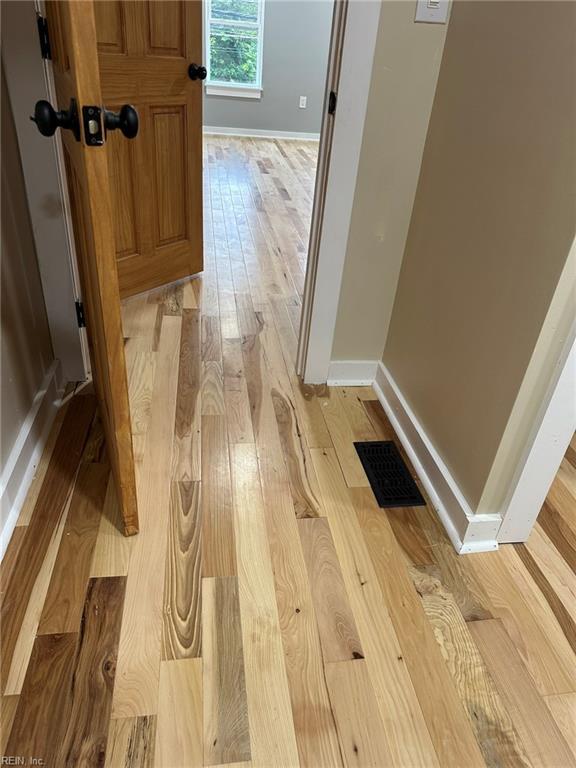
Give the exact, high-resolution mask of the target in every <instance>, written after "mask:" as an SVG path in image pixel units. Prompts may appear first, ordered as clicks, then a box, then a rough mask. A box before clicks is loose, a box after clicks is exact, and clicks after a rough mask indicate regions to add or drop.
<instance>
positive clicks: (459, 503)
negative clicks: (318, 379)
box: [372, 363, 502, 554]
mask: <svg viewBox="0 0 576 768" xmlns="http://www.w3.org/2000/svg"><path fill="white" fill-rule="evenodd" d="M372 386H373V389H374V392H375V393H376V395H377V397H378V399H379V400H380V402H381V403H382V407H383V408H384V410H385V411H386V414H387V416H388V418H389V419H390V422H391V423H392V426H393V427H394V429H395V430H396V434H397V435H398V437H399V439H400V442H401V443H402V445H403V446H404V450H405V451H406V453H407V454H408V456H409V457H410V460H411V462H412V464H413V465H414V469H415V470H416V473H417V475H418V477H419V478H420V480H421V481H422V484H423V485H424V487H425V488H426V491H427V492H428V495H429V496H430V499H431V501H432V503H433V504H434V507H435V508H436V511H437V512H438V516H439V518H440V520H441V522H442V524H443V525H444V528H445V529H446V532H447V534H448V536H449V537H450V540H451V542H452V544H453V545H454V548H455V549H456V551H457V552H458V553H459V554H468V553H472V552H490V551H492V550H495V549H498V542H497V540H496V536H497V534H498V530H499V528H500V526H501V524H502V517H501V516H500V515H478V514H475V513H474V512H473V511H472V510H471V508H470V506H469V504H468V502H467V501H466V499H465V498H464V496H463V494H462V492H461V491H460V489H459V487H458V484H457V483H456V481H455V480H454V478H453V477H452V475H451V474H450V471H449V470H448V468H447V467H446V465H445V464H444V462H443V460H442V458H441V456H440V455H439V454H438V452H437V451H436V449H435V448H434V446H433V444H432V442H431V440H430V439H429V438H428V436H427V435H426V432H425V431H424V429H423V428H422V425H421V424H420V423H419V422H418V420H417V418H416V416H415V414H414V413H413V412H412V410H411V408H410V406H409V405H408V403H407V402H406V401H405V399H404V397H403V396H402V393H401V392H400V390H399V389H398V386H397V385H396V383H395V382H394V380H393V378H392V376H391V375H390V372H389V371H388V370H387V368H386V366H385V365H384V364H383V363H378V366H377V369H376V377H375V380H374V383H373V385H372Z"/></svg>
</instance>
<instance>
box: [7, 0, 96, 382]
mask: <svg viewBox="0 0 576 768" xmlns="http://www.w3.org/2000/svg"><path fill="white" fill-rule="evenodd" d="M36 5H37V4H36V3H35V2H34V0H21V2H17V3H6V4H5V6H4V9H3V15H4V20H5V29H4V33H5V34H4V35H3V40H2V43H3V47H2V61H3V65H4V73H5V76H6V85H7V88H8V93H9V95H10V101H11V103H12V111H13V113H14V124H15V127H16V134H17V137H18V146H19V148H20V157H21V162H22V172H23V176H24V185H25V188H26V197H27V200H28V208H29V211H30V220H31V224H32V233H33V237H34V243H35V246H36V256H37V258H38V267H39V271H40V279H41V282H42V290H43V293H44V303H45V305H46V315H47V318H48V325H49V327H50V336H51V339H52V348H53V351H54V357H55V358H56V359H57V360H59V361H60V365H61V372H62V377H63V379H64V381H82V380H84V379H85V378H86V375H87V368H86V361H87V360H88V354H87V351H86V350H84V349H83V338H82V334H81V332H80V329H79V328H78V322H77V319H76V308H75V305H74V301H75V299H76V298H78V297H79V296H80V293H79V289H78V288H77V286H76V285H75V282H74V274H73V266H72V260H73V255H72V254H71V253H70V242H69V237H68V231H67V212H66V201H65V198H64V197H63V193H62V184H61V181H60V177H59V165H58V164H59V158H58V149H57V146H58V139H56V138H46V137H44V136H41V135H40V133H39V132H38V130H37V128H36V126H35V125H34V123H32V122H31V121H30V115H31V114H32V113H33V112H34V104H35V103H36V101H38V100H39V99H47V100H48V101H51V103H54V102H53V96H52V94H51V92H50V84H49V79H48V74H47V70H46V68H45V65H44V61H43V59H42V57H41V55H40V46H39V42H38V31H37V25H36ZM38 7H40V6H38ZM8 30H9V31H8Z"/></svg>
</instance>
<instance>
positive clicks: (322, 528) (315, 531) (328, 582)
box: [298, 518, 364, 662]
mask: <svg viewBox="0 0 576 768" xmlns="http://www.w3.org/2000/svg"><path fill="white" fill-rule="evenodd" d="M298 529H299V532H300V540H301V542H302V549H303V551H304V559H305V561H306V567H307V569H308V580H309V582H310V586H311V588H312V601H313V603H314V609H315V613H316V619H317V622H318V630H319V633H320V643H321V645H322V655H323V658H324V661H325V662H330V661H347V660H351V659H363V658H364V653H363V651H362V646H361V644H360V639H359V638H358V631H357V629H356V622H355V621H354V616H353V615H352V610H351V608H350V603H349V602H348V595H347V593H346V587H345V585H344V579H343V577H342V571H341V570H340V564H339V562H338V555H337V554H336V550H335V549H334V542H333V540H332V533H331V531H330V524H329V523H328V520H326V518H316V519H312V518H311V519H308V520H299V521H298Z"/></svg>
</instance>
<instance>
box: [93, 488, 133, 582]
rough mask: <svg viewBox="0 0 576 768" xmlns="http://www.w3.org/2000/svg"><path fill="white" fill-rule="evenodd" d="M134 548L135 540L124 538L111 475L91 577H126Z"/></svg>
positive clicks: (95, 547)
mask: <svg viewBox="0 0 576 768" xmlns="http://www.w3.org/2000/svg"><path fill="white" fill-rule="evenodd" d="M133 546H134V538H133V537H132V536H124V533H123V524H122V515H121V514H120V507H119V506H118V499H117V496H116V487H115V485H114V478H113V477H112V475H110V477H109V479H108V487H107V489H106V497H105V499H104V507H103V509H102V515H101V517H100V525H99V527H98V535H97V537H96V544H95V546H94V552H93V553H92V563H91V565H90V576H91V577H92V578H95V577H98V576H126V575H127V573H128V563H129V561H130V553H131V551H132V547H133Z"/></svg>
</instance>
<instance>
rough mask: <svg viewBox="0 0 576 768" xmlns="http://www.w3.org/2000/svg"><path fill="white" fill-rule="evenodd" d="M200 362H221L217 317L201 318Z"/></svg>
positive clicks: (220, 343)
mask: <svg viewBox="0 0 576 768" xmlns="http://www.w3.org/2000/svg"><path fill="white" fill-rule="evenodd" d="M201 352H202V360H203V361H204V362H208V361H214V362H221V361H222V341H221V339H220V322H219V319H218V318H217V317H211V316H210V315H204V316H203V317H202V350H201Z"/></svg>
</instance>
